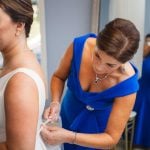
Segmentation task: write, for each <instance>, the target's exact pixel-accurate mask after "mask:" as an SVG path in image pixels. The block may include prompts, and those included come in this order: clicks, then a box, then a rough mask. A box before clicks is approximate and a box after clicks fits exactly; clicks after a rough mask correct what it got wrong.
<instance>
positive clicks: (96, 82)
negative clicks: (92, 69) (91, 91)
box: [94, 73, 108, 84]
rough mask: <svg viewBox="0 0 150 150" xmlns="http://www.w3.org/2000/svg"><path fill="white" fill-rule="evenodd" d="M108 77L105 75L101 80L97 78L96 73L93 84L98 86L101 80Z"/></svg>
mask: <svg viewBox="0 0 150 150" xmlns="http://www.w3.org/2000/svg"><path fill="white" fill-rule="evenodd" d="M107 77H108V74H106V75H105V76H104V77H103V78H100V77H98V75H97V73H96V74H95V80H94V84H98V82H101V81H102V80H104V79H106V78H107Z"/></svg>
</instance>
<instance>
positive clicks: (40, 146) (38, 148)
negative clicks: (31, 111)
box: [0, 68, 61, 150]
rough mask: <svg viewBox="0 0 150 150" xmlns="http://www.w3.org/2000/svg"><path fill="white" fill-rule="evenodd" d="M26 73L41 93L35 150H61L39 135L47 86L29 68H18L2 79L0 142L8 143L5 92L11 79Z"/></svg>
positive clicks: (0, 88)
mask: <svg viewBox="0 0 150 150" xmlns="http://www.w3.org/2000/svg"><path fill="white" fill-rule="evenodd" d="M20 72H22V73H24V74H26V75H28V76H29V77H31V78H32V79H33V81H34V82H35V83H36V86H37V88H38V92H39V119H38V125H37V134H36V143H35V150H60V149H61V148H60V146H59V145H58V146H46V145H45V144H44V142H43V140H42V138H41V136H40V134H39V132H38V131H39V129H40V126H41V124H42V114H43V111H44V106H45V99H46V97H45V86H44V83H43V81H42V80H41V78H40V76H39V75H38V74H37V73H36V72H35V71H33V70H31V69H28V68H17V69H15V70H13V71H11V72H9V73H8V74H6V75H4V76H3V77H1V78H0V142H4V141H6V129H5V110H4V92H5V88H6V85H7V83H8V81H9V79H10V78H11V77H12V76H14V75H15V74H16V73H20ZM18 92H19V91H18Z"/></svg>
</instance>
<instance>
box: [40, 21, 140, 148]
mask: <svg viewBox="0 0 150 150" xmlns="http://www.w3.org/2000/svg"><path fill="white" fill-rule="evenodd" d="M138 45H139V32H138V30H137V29H136V27H135V26H134V24H133V23H132V22H130V21H129V20H125V19H120V18H117V19H114V20H113V21H111V22H110V23H108V24H107V25H106V26H105V28H104V29H103V30H102V31H101V32H100V33H99V34H98V35H97V36H96V35H95V34H92V33H91V34H86V35H83V36H80V37H77V38H75V39H74V41H73V43H72V44H71V45H70V46H69V48H68V49H67V51H66V53H65V55H64V57H63V58H62V60H61V62H60V65H59V67H58V69H57V70H56V71H55V73H54V75H53V77H52V80H51V96H52V103H51V104H50V108H48V109H47V110H46V112H45V118H48V117H49V118H50V119H52V120H55V119H57V116H58V113H59V103H60V101H61V96H62V93H63V90H64V84H65V81H66V80H67V90H66V91H65V96H64V98H63V100H62V105H61V118H62V126H63V128H59V127H54V126H44V127H43V131H42V137H43V139H44V141H45V142H46V143H48V144H60V143H65V144H64V149H65V150H96V149H109V148H111V147H113V146H114V145H116V144H117V142H118V141H119V139H120V136H121V135H122V132H123V130H124V128H125V125H126V123H127V121H128V118H129V115H130V112H131V110H132V108H133V105H134V102H135V97H136V91H137V90H138V82H137V69H136V68H135V67H134V66H133V65H132V64H131V63H129V62H128V61H129V60H130V59H131V58H132V57H133V55H134V54H135V53H136V51H137V49H138Z"/></svg>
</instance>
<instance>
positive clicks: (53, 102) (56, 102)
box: [50, 101, 60, 105]
mask: <svg viewBox="0 0 150 150" xmlns="http://www.w3.org/2000/svg"><path fill="white" fill-rule="evenodd" d="M50 104H57V105H60V103H59V102H58V101H52V102H51V103H50Z"/></svg>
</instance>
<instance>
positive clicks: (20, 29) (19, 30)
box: [15, 22, 25, 36]
mask: <svg viewBox="0 0 150 150" xmlns="http://www.w3.org/2000/svg"><path fill="white" fill-rule="evenodd" d="M24 30H25V23H23V22H18V23H17V28H16V33H15V36H19V35H20V34H21V33H22V32H24Z"/></svg>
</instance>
